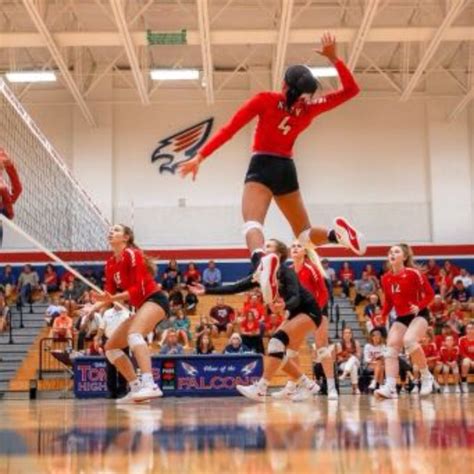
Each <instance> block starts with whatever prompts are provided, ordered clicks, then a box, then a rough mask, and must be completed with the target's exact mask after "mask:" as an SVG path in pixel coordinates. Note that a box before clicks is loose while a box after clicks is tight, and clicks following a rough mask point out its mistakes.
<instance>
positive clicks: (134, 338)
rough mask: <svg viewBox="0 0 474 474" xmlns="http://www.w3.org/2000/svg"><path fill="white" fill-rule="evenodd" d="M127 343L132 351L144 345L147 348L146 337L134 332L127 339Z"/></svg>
mask: <svg viewBox="0 0 474 474" xmlns="http://www.w3.org/2000/svg"><path fill="white" fill-rule="evenodd" d="M127 342H128V347H130V349H132V351H133V349H134V348H135V347H137V346H143V345H145V346H146V342H145V339H144V337H143V336H142V335H141V334H140V333H138V332H133V333H131V334H129V335H128V337H127Z"/></svg>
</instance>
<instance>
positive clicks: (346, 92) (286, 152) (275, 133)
mask: <svg viewBox="0 0 474 474" xmlns="http://www.w3.org/2000/svg"><path fill="white" fill-rule="evenodd" d="M334 65H335V67H336V69H337V72H338V74H339V78H340V80H341V84H342V89H341V90H339V91H337V92H332V93H330V94H327V95H325V96H323V97H320V98H318V99H316V100H315V101H314V102H312V103H305V102H304V101H301V100H299V101H298V102H297V103H296V104H295V105H294V106H293V108H292V110H291V112H288V111H287V110H286V104H285V96H284V94H282V93H281V92H261V93H260V94H257V95H255V96H254V97H252V98H251V99H250V100H249V101H247V102H246V103H245V104H244V105H243V106H242V107H241V108H240V109H239V110H238V111H237V112H236V113H235V115H234V116H233V117H232V118H231V119H230V121H229V122H228V123H227V124H226V125H224V126H223V127H222V128H221V129H220V130H219V131H218V132H217V133H215V134H214V136H213V137H212V138H211V139H210V140H209V141H208V142H207V143H206V144H205V145H204V146H203V147H202V148H201V149H200V150H199V153H200V154H201V155H202V156H203V157H207V156H209V155H210V154H211V153H213V152H214V151H215V150H217V149H218V148H219V147H220V146H222V145H223V144H224V143H226V142H227V141H228V140H230V139H231V138H232V137H233V136H234V134H235V133H237V132H238V131H239V130H240V129H241V128H242V127H244V126H245V125H247V123H249V122H250V121H251V120H252V119H253V118H255V117H258V122H257V128H256V129H255V134H254V138H253V145H252V150H253V151H254V152H256V153H266V154H270V155H272V154H273V155H277V156H282V157H288V158H290V157H291V156H292V155H293V145H294V143H295V141H296V139H297V138H298V136H299V134H300V133H301V132H302V131H303V130H305V129H306V128H307V127H308V126H309V124H310V123H311V122H312V121H313V119H314V118H315V117H317V116H318V115H320V114H322V113H323V112H327V111H328V110H331V109H333V108H335V107H337V106H338V105H340V104H342V103H343V102H346V101H347V100H349V99H351V98H352V97H355V96H356V95H357V94H358V93H359V86H358V85H357V83H356V81H355V79H354V76H353V75H352V73H351V72H350V71H349V69H347V67H346V65H345V64H344V63H343V62H342V61H340V60H338V61H336V63H335V64H334Z"/></svg>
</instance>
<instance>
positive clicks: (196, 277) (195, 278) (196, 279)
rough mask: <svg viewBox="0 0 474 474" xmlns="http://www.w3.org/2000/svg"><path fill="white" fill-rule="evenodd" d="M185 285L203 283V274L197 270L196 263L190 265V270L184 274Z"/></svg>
mask: <svg viewBox="0 0 474 474" xmlns="http://www.w3.org/2000/svg"><path fill="white" fill-rule="evenodd" d="M184 283H185V284H186V285H193V284H194V283H201V272H200V271H199V270H198V269H197V268H196V265H195V263H194V262H189V263H188V268H187V269H186V271H185V272H184Z"/></svg>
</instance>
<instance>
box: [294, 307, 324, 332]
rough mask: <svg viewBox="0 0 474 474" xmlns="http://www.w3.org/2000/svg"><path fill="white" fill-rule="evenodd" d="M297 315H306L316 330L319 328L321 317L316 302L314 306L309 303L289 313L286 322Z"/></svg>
mask: <svg viewBox="0 0 474 474" xmlns="http://www.w3.org/2000/svg"><path fill="white" fill-rule="evenodd" d="M299 314H306V315H307V316H309V317H310V318H311V320H312V321H313V323H314V324H315V326H316V328H319V326H321V322H322V320H323V315H322V313H321V310H320V309H319V306H318V305H317V304H316V302H315V303H314V304H311V303H309V304H304V305H301V306H300V307H299V308H297V309H295V310H294V311H292V312H291V314H290V316H289V317H288V320H291V319H293V318H296V316H298V315H299Z"/></svg>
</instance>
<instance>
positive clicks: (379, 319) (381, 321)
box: [370, 312, 387, 328]
mask: <svg viewBox="0 0 474 474" xmlns="http://www.w3.org/2000/svg"><path fill="white" fill-rule="evenodd" d="M370 322H371V323H372V326H373V327H374V328H380V327H384V326H385V325H386V324H387V315H384V314H383V313H382V312H378V313H374V314H373V315H372V316H371V317H370Z"/></svg>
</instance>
